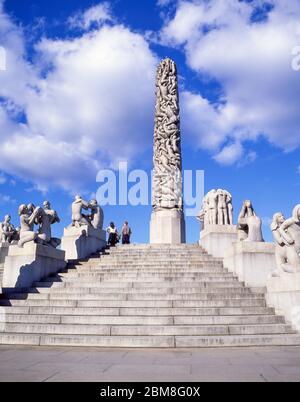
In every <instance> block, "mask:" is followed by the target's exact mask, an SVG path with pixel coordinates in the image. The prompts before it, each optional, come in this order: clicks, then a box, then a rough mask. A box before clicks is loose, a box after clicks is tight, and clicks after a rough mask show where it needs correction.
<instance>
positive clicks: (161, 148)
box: [153, 59, 182, 210]
mask: <svg viewBox="0 0 300 402" xmlns="http://www.w3.org/2000/svg"><path fill="white" fill-rule="evenodd" d="M156 88H157V91H156V107H155V111H156V113H155V131H154V159H153V161H154V177H153V209H154V210H158V209H161V208H162V209H174V208H175V209H179V210H182V179H181V147H180V118H179V100H178V83H177V72H176V65H175V63H174V62H173V61H172V60H170V59H165V60H163V61H162V62H161V63H160V65H159V67H158V70H157V79H156Z"/></svg>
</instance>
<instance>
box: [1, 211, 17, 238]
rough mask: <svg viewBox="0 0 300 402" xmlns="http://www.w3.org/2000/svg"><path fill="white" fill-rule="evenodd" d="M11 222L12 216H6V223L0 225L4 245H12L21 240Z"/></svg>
mask: <svg viewBox="0 0 300 402" xmlns="http://www.w3.org/2000/svg"><path fill="white" fill-rule="evenodd" d="M10 221H11V216H10V215H5V217H4V221H3V222H2V223H1V224H0V229H1V241H2V242H4V243H6V242H7V243H11V242H12V241H14V240H18V238H19V234H18V231H17V229H15V227H14V225H13V224H12V223H11V222H10Z"/></svg>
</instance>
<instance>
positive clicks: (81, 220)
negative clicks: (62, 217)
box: [71, 195, 90, 227]
mask: <svg viewBox="0 0 300 402" xmlns="http://www.w3.org/2000/svg"><path fill="white" fill-rule="evenodd" d="M89 208H90V205H89V203H88V202H87V201H84V200H83V199H82V198H81V197H80V195H76V196H75V200H74V202H73V203H72V223H71V226H75V227H80V226H82V225H90V222H89V219H88V216H86V215H84V214H83V213H82V210H83V209H84V210H88V209H89Z"/></svg>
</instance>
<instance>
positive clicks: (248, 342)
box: [175, 334, 300, 348]
mask: <svg viewBox="0 0 300 402" xmlns="http://www.w3.org/2000/svg"><path fill="white" fill-rule="evenodd" d="M175 342H176V347H177V348H202V347H238V346H241V347H246V346H292V345H299V344H300V335H297V334H295V335H289V334H283V335H263V336H262V335H245V336H240V335H237V336H235V335H226V336H220V337H218V336H216V337H215V336H212V337H201V336H191V337H189V336H178V337H176V338H175Z"/></svg>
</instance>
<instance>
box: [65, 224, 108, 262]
mask: <svg viewBox="0 0 300 402" xmlns="http://www.w3.org/2000/svg"><path fill="white" fill-rule="evenodd" d="M105 246H106V233H105V231H104V230H102V229H94V228H93V227H92V226H89V225H83V226H80V227H75V226H69V227H68V228H65V229H64V235H63V238H62V240H61V248H62V250H65V253H66V259H67V260H78V259H83V258H86V257H89V256H90V255H91V254H94V253H96V252H97V251H100V250H102V249H103V248H104V247H105Z"/></svg>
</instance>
